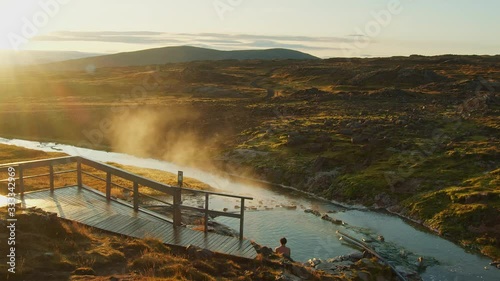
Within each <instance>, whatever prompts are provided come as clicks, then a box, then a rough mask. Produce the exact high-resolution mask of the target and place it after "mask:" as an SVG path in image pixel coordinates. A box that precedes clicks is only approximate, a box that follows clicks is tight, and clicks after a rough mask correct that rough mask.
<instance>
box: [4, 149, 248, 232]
mask: <svg viewBox="0 0 500 281" xmlns="http://www.w3.org/2000/svg"><path fill="white" fill-rule="evenodd" d="M70 163H76V169H67V170H61V171H56V170H55V169H54V167H55V166H56V165H67V164H70ZM83 166H88V167H91V168H94V169H96V170H98V171H103V172H105V173H106V178H101V177H99V176H96V175H95V174H93V173H89V172H87V171H85V170H84V169H83ZM9 167H12V168H15V170H16V180H17V182H18V186H17V187H18V189H17V190H19V194H20V195H21V197H23V196H24V193H25V184H24V181H25V180H27V179H33V178H38V177H47V176H48V177H49V188H50V190H51V191H52V192H53V191H54V189H55V188H56V187H55V180H54V178H55V176H56V175H60V174H67V173H76V182H75V183H74V184H76V185H77V186H78V187H79V188H82V187H83V186H84V185H83V175H86V176H90V177H93V178H95V179H98V180H101V181H103V182H105V183H106V187H105V194H106V195H105V196H106V199H107V200H108V201H109V200H113V198H112V196H111V189H112V186H113V185H115V186H118V187H120V188H123V189H128V188H126V187H124V186H121V185H118V184H115V183H113V181H112V178H113V177H119V178H121V179H124V180H127V181H130V182H131V183H132V185H133V188H132V189H131V190H130V189H128V190H129V191H131V192H132V193H133V200H132V202H133V208H134V210H135V211H138V210H139V196H145V197H149V198H151V199H154V200H157V201H160V202H163V203H166V204H169V203H168V202H165V201H162V200H161V199H158V198H155V197H154V196H150V195H147V194H144V193H142V194H141V193H140V188H139V186H144V187H148V188H151V189H153V190H156V191H159V192H161V193H164V194H168V195H171V196H172V200H173V202H172V204H171V205H172V207H173V224H174V225H175V226H179V225H181V224H182V219H181V212H182V210H193V211H197V212H201V213H203V215H204V231H205V232H207V231H208V217H209V216H210V215H211V216H225V217H232V218H237V219H239V220H240V239H243V223H244V211H245V200H253V198H252V197H244V196H238V195H231V194H224V193H218V192H209V191H203V190H196V189H189V188H181V187H178V186H171V185H167V184H164V183H161V182H157V181H154V180H151V179H148V178H145V177H142V176H139V175H136V174H133V173H130V172H127V171H125V170H123V169H120V168H117V167H113V166H111V165H108V164H104V163H101V162H96V161H93V160H90V159H87V158H83V157H79V156H69V157H60V158H51V159H43V160H34V161H25V162H16V163H8V164H1V165H0V171H2V170H7V169H8V168H9ZM40 167H49V172H48V173H44V174H36V175H25V172H26V171H27V170H28V169H35V168H40ZM7 181H8V179H3V180H0V182H7ZM183 192H189V193H195V194H202V195H203V196H204V198H205V205H204V208H197V207H192V206H186V205H182V193H183ZM210 196H222V197H230V198H239V199H240V212H239V213H228V212H220V211H216V210H210V209H209V204H210V203H209V202H210V200H209V198H210Z"/></svg>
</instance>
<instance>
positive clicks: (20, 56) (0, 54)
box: [0, 50, 101, 66]
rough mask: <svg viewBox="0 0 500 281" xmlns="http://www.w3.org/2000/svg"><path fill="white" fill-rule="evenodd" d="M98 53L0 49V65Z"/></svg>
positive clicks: (79, 56)
mask: <svg viewBox="0 0 500 281" xmlns="http://www.w3.org/2000/svg"><path fill="white" fill-rule="evenodd" d="M99 55H101V54H97V53H81V52H64V51H11V50H0V66H16V65H31V64H43V63H50V62H58V61H65V60H72V59H80V58H85V57H95V56H99Z"/></svg>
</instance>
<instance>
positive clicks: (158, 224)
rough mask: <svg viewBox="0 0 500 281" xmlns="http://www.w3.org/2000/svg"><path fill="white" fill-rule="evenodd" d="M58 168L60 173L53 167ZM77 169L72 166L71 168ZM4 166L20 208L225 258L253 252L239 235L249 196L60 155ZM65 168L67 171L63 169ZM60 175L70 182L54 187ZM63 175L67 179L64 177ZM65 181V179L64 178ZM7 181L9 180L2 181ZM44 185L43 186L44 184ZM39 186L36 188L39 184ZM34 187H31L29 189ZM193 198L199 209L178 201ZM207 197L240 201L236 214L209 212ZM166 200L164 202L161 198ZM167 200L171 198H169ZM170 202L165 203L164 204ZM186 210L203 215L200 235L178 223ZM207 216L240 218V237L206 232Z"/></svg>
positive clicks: (0, 168)
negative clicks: (97, 184)
mask: <svg viewBox="0 0 500 281" xmlns="http://www.w3.org/2000/svg"><path fill="white" fill-rule="evenodd" d="M58 166H59V167H60V166H63V167H64V168H65V170H61V169H56V167H58ZM75 166H76V167H75ZM9 167H10V168H11V170H12V168H13V170H15V172H14V174H15V176H14V178H15V180H16V193H18V195H17V197H16V198H17V199H18V200H20V204H21V205H22V206H23V207H38V208H41V209H43V210H45V211H48V212H54V213H57V214H58V216H60V217H61V218H64V219H67V220H72V221H76V222H79V223H82V224H86V225H89V226H92V227H96V228H99V229H102V230H105V231H109V232H113V233H117V234H121V235H127V236H131V237H137V238H145V237H154V238H158V239H160V240H161V241H163V242H164V243H165V244H170V245H178V246H188V245H195V246H198V247H201V248H205V249H209V250H211V251H214V252H219V253H223V254H228V255H234V256H239V257H245V258H250V259H253V258H255V256H256V251H255V249H254V247H253V246H252V245H251V243H250V241H248V240H246V239H244V237H243V223H244V211H245V200H252V199H253V198H251V197H242V196H236V195H230V194H222V193H216V192H207V191H200V190H193V189H188V188H182V187H181V186H171V185H166V184H163V183H160V182H157V181H153V180H151V179H147V178H145V177H142V176H139V175H135V174H132V173H129V172H127V171H124V170H122V169H118V168H116V167H113V166H110V165H107V164H104V163H100V162H96V161H92V160H89V159H86V158H83V157H78V156H74V157H62V158H52V159H45V160H36V161H28V162H18V163H11V164H3V165H0V173H1V172H2V171H4V175H8V172H7V171H8V169H9ZM40 167H45V169H47V167H48V173H44V174H34V175H32V174H29V171H30V170H33V169H38V170H40ZM67 167H72V168H70V169H68V168H67ZM89 168H90V169H94V171H96V170H97V171H98V172H99V173H101V174H103V173H102V172H104V174H105V175H106V177H105V178H104V177H99V176H97V175H96V174H99V173H95V172H94V173H90V172H88V170H89ZM65 174H71V175H76V176H72V177H70V178H72V179H73V182H72V183H71V184H66V186H64V187H56V186H54V185H55V184H54V183H55V180H54V178H55V177H56V176H61V175H65ZM66 176H67V175H66ZM39 177H44V178H47V177H48V179H49V180H48V188H46V189H42V190H36V191H28V192H25V182H26V181H27V180H28V179H33V178H39ZM87 177H91V178H94V179H97V180H100V181H103V182H104V183H105V192H101V191H98V190H96V189H95V188H93V187H91V186H87V185H85V184H84V179H86V178H87ZM117 178H120V179H122V180H126V181H129V182H130V183H131V185H132V186H133V188H127V187H125V186H123V185H120V184H117V183H116V182H113V180H114V179H117ZM66 179H67V177H65V180H66ZM2 181H4V182H5V181H8V179H5V180H2ZM45 184H46V185H47V183H45ZM40 185H41V184H40ZM112 187H114V188H116V187H118V188H120V189H123V190H125V192H126V193H128V194H130V195H131V202H128V201H125V200H120V199H117V198H115V197H113V196H112V195H111V194H112V191H111V190H112ZM144 188H149V189H150V190H151V189H152V190H155V191H157V192H161V193H163V194H165V196H162V197H161V199H160V198H156V197H153V196H150V195H147V194H144V193H141V190H144ZM34 189H36V188H34ZM186 193H190V194H193V193H194V194H198V195H201V196H202V197H203V198H204V203H205V204H204V208H199V207H194V206H187V205H183V203H182V195H183V194H186ZM211 196H224V197H231V198H237V199H239V200H240V210H239V212H238V213H228V212H221V211H216V210H211V209H210V206H209V202H210V197H211ZM141 198H142V199H147V200H148V201H150V202H151V201H158V202H160V203H161V204H162V206H165V209H167V208H168V209H169V210H170V211H169V212H170V214H171V216H168V217H167V215H166V214H163V213H162V214H160V213H157V212H153V211H151V210H148V209H146V206H143V205H141V201H142V200H141ZM165 198H168V199H165ZM170 199H171V200H170ZM169 200H170V202H169ZM187 211H191V212H192V211H195V212H198V213H200V214H202V216H203V218H204V220H203V221H204V231H196V230H192V229H189V228H187V227H185V226H184V225H183V223H182V215H183V214H184V213H185V212H187ZM210 216H212V217H214V216H227V217H232V218H237V219H239V220H240V233H239V237H231V236H224V235H219V234H216V233H212V232H208V225H207V223H208V220H209V217H210Z"/></svg>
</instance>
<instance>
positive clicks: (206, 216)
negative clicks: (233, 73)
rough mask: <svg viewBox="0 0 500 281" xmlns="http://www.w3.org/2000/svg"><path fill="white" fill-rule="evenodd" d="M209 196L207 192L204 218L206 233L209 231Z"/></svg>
mask: <svg viewBox="0 0 500 281" xmlns="http://www.w3.org/2000/svg"><path fill="white" fill-rule="evenodd" d="M208 196H209V194H208V193H205V219H204V222H203V224H204V226H205V227H204V230H205V233H207V232H208Z"/></svg>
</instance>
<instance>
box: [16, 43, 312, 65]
mask: <svg viewBox="0 0 500 281" xmlns="http://www.w3.org/2000/svg"><path fill="white" fill-rule="evenodd" d="M69 55H73V57H70V58H69V60H68V56H69ZM65 56H66V59H64V58H65ZM78 56H80V57H78ZM42 57H43V59H42ZM56 57H57V56H56V54H52V62H50V63H47V62H48V61H46V60H49V59H50V58H48V56H47V54H46V56H43V54H40V58H39V59H36V60H33V59H32V61H33V64H37V63H46V64H45V65H44V66H45V67H48V68H51V69H59V70H85V69H89V68H91V69H93V68H102V67H124V66H141V65H153V64H165V63H179V62H190V61H210V60H254V59H255V60H285V59H293V60H317V59H319V58H318V57H315V56H312V55H309V54H306V53H302V52H299V51H295V50H290V49H267V50H238V51H219V50H213V49H206V48H198V47H191V46H179V47H164V48H155V49H146V50H140V51H134V52H125V53H117V54H111V55H98V56H92V55H88V54H84V53H77V52H74V53H72V54H67V53H66V54H64V53H61V55H60V57H59V59H57V58H56ZM44 60H45V61H44ZM25 61H28V60H27V59H25ZM54 61H56V62H54ZM19 64H23V65H25V64H27V63H18V65H19Z"/></svg>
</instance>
